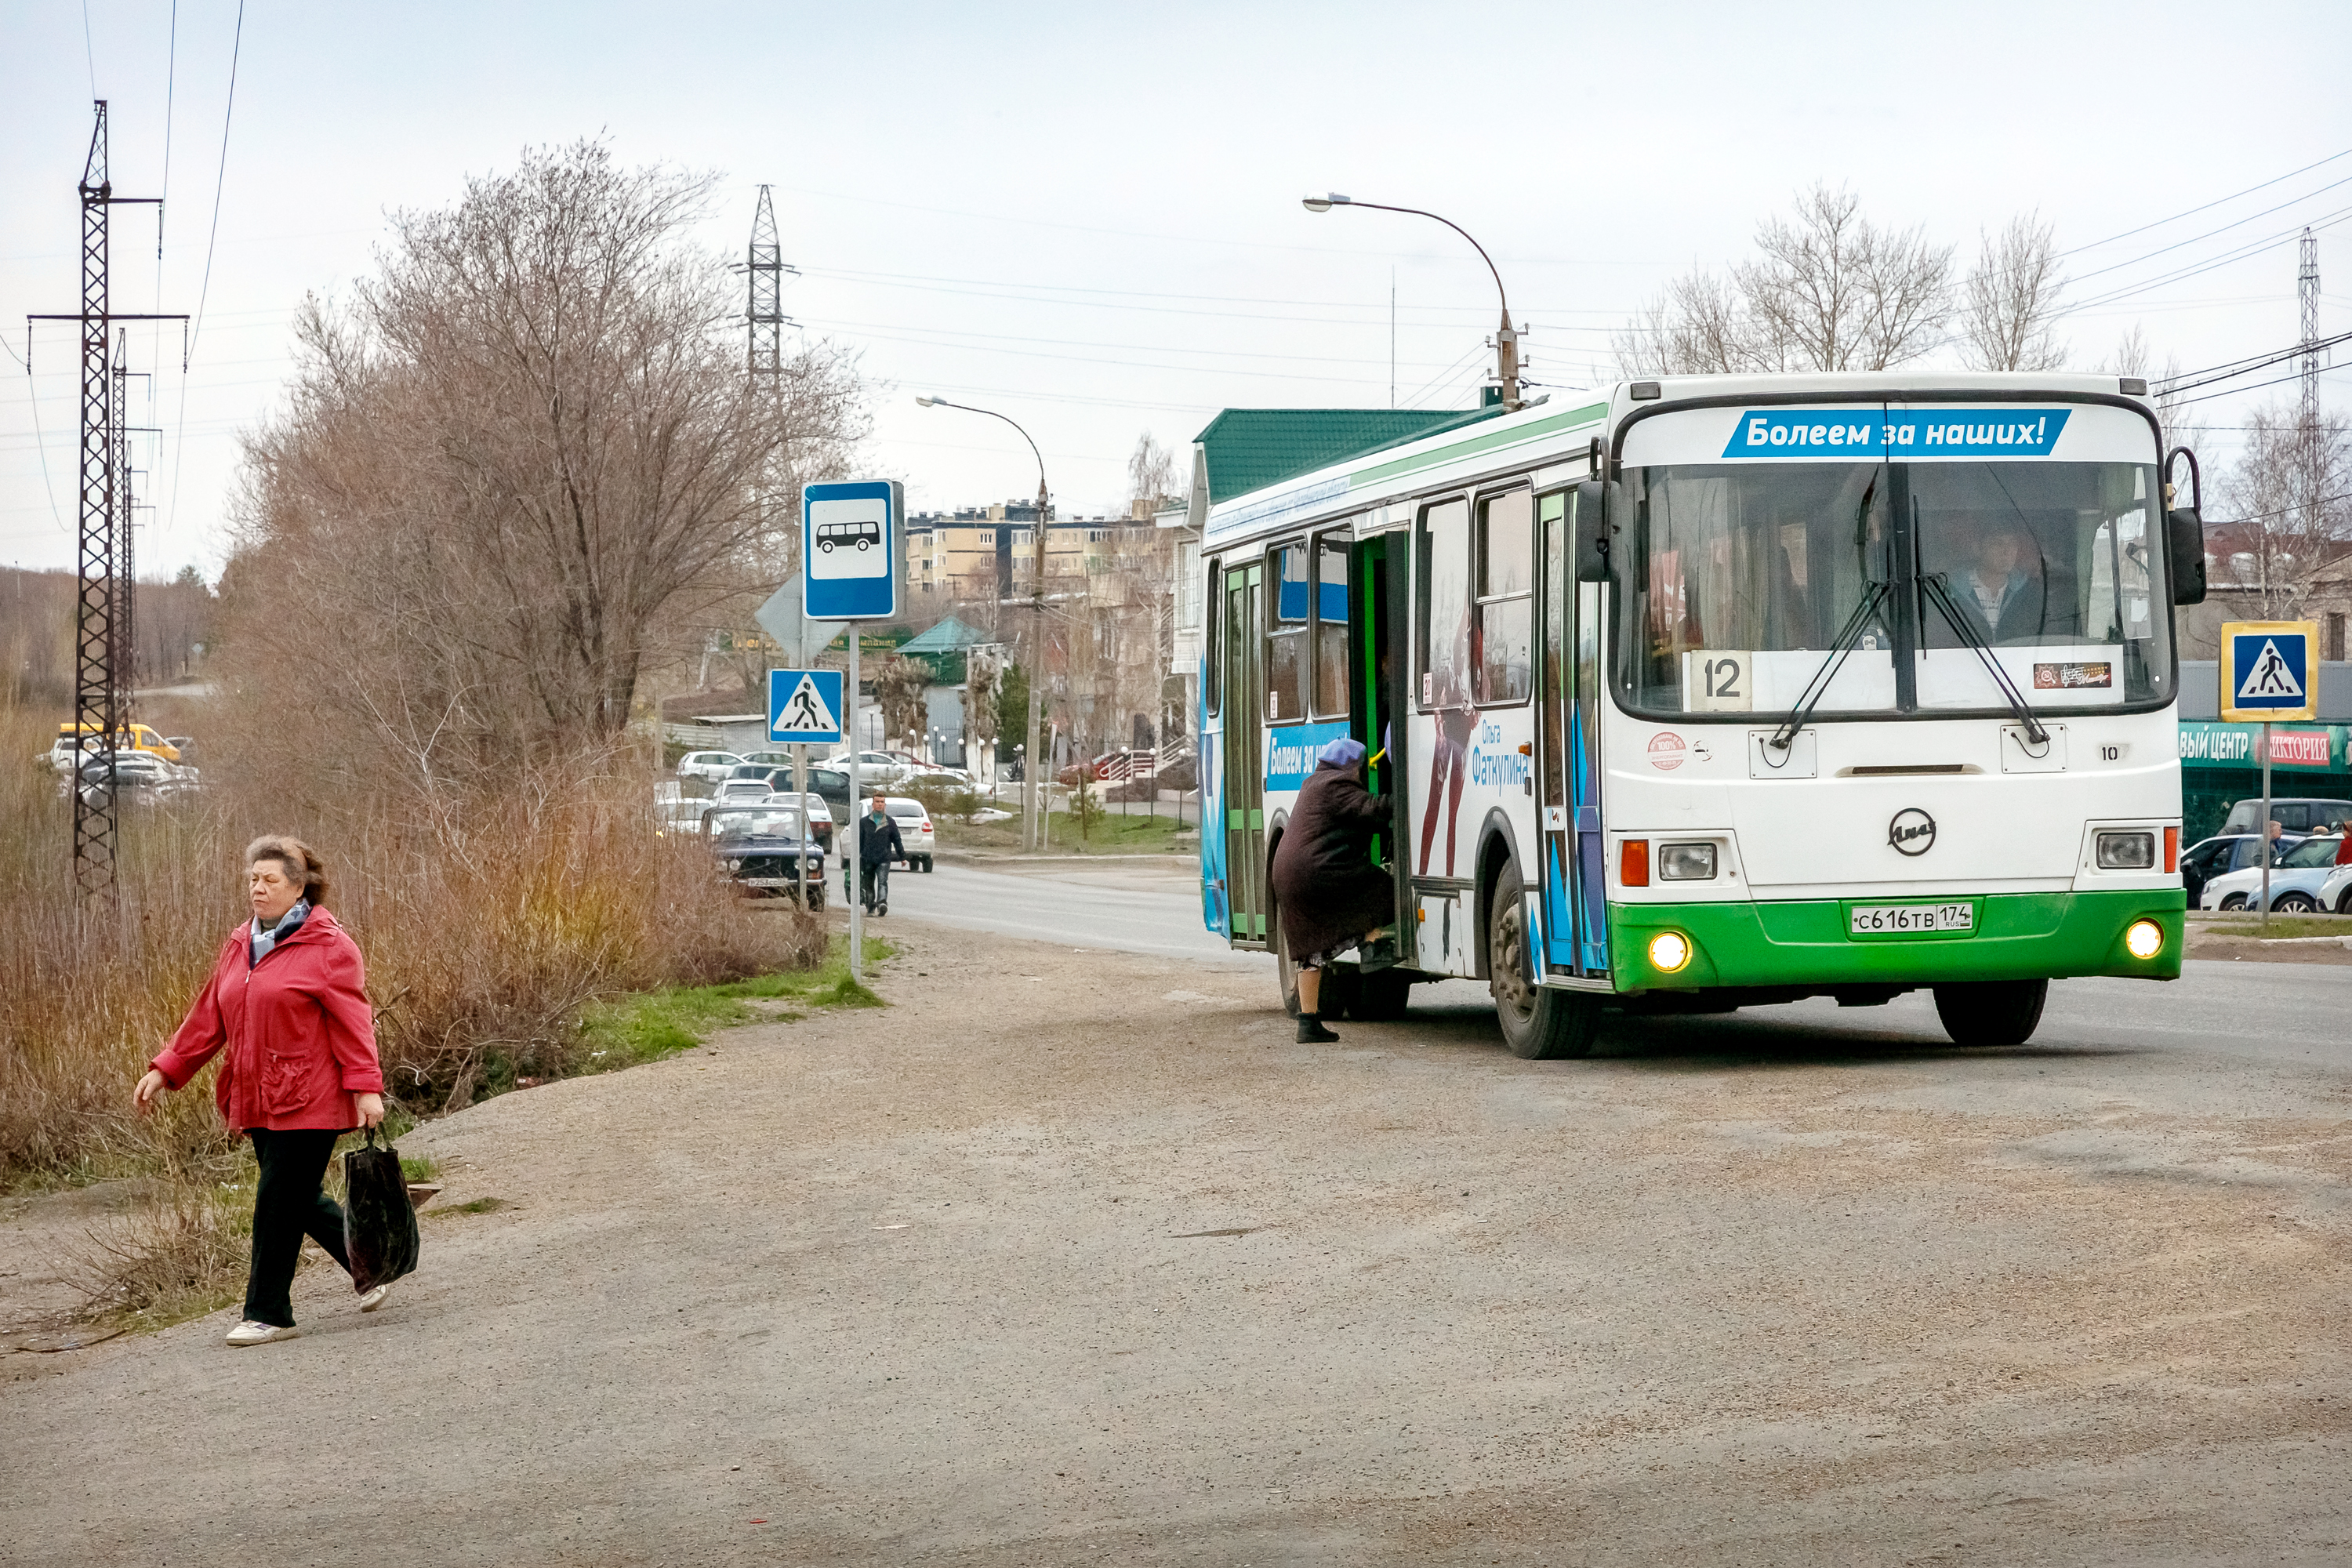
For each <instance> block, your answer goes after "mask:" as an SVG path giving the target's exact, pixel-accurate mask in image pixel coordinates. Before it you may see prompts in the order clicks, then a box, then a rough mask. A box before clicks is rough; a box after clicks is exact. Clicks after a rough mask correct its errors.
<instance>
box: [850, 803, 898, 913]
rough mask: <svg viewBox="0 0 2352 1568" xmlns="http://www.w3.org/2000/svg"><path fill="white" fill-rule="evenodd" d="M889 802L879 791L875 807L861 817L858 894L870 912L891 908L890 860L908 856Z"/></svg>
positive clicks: (858, 820) (859, 826) (884, 910)
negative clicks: (891, 818)
mask: <svg viewBox="0 0 2352 1568" xmlns="http://www.w3.org/2000/svg"><path fill="white" fill-rule="evenodd" d="M887 805H888V803H887V801H886V800H885V799H884V798H883V797H882V796H880V795H876V796H875V797H874V809H873V810H872V811H871V812H870V813H868V814H867V815H866V816H861V817H859V818H858V819H857V868H858V872H859V876H858V882H859V884H860V888H859V891H858V894H857V896H858V897H860V898H862V899H863V900H865V902H866V913H867V914H869V915H887V914H888V913H889V912H890V863H891V862H892V861H893V860H903V859H905V858H906V856H907V846H906V842H905V840H903V839H901V838H900V837H898V824H897V823H895V822H893V821H891V820H890V813H889V811H888V809H887Z"/></svg>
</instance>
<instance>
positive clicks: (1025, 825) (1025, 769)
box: [915, 397, 1049, 849]
mask: <svg viewBox="0 0 2352 1568" xmlns="http://www.w3.org/2000/svg"><path fill="white" fill-rule="evenodd" d="M915 403H916V405H917V406H918V407H921V408H955V409H961V411H962V412H964V413H966V414H985V415H987V416H989V417H990V418H991V419H1002V420H1003V421H1004V422H1005V423H1006V424H1007V425H1010V426H1013V428H1014V429H1015V430H1020V431H1021V438H1022V439H1023V440H1024V441H1027V442H1029V452H1030V455H1031V456H1032V457H1034V458H1036V459H1037V527H1036V531H1035V536H1034V551H1033V552H1032V554H1031V561H1032V565H1031V567H1030V571H1029V607H1030V608H1031V609H1032V610H1034V612H1036V627H1037V637H1036V643H1035V649H1036V657H1035V661H1034V662H1035V664H1036V666H1037V668H1034V669H1032V670H1031V671H1030V672H1029V743H1028V749H1027V751H1026V752H1025V753H1024V755H1026V756H1028V757H1033V758H1034V756H1036V754H1037V726H1038V723H1039V721H1040V720H1041V719H1042V718H1043V716H1044V708H1043V706H1042V704H1043V701H1044V696H1045V693H1044V690H1043V686H1044V681H1043V679H1042V678H1043V676H1044V674H1045V512H1046V508H1047V505H1048V504H1049V503H1048V500H1047V497H1046V490H1045V454H1044V453H1043V452H1040V451H1038V450H1037V443H1036V442H1035V441H1034V440H1032V439H1031V438H1030V435H1029V432H1028V431H1026V430H1022V429H1021V425H1020V422H1019V421H1018V420H1016V419H1013V418H1012V417H1011V416H1008V415H1003V414H999V413H998V412H996V410H994V409H993V408H974V407H972V406H971V405H969V404H963V403H950V402H949V401H948V400H947V399H946V398H944V397H918V398H916V399H915ZM1005 521H1006V523H1007V524H1008V526H1009V525H1010V523H1011V521H1012V520H1011V519H1010V518H1007V519H1006V520H1005ZM1036 774H1037V770H1036V768H1035V767H1034V766H1033V765H1030V764H1028V763H1024V764H1023V766H1022V769H1021V847H1023V848H1024V849H1034V848H1036V847H1037V837H1038V835H1037V805H1038V801H1037V777H1036Z"/></svg>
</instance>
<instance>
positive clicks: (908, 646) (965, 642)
mask: <svg viewBox="0 0 2352 1568" xmlns="http://www.w3.org/2000/svg"><path fill="white" fill-rule="evenodd" d="M995 640H996V639H995V638H993V637H990V636H989V635H988V634H987V633H986V632H983V631H976V630H974V629H973V628H972V627H971V626H966V625H964V624H963V623H962V622H961V621H960V620H958V619H956V618H955V617H954V616H940V620H939V624H938V625H936V626H932V627H931V628H930V630H929V631H927V632H925V633H923V635H922V636H920V637H908V639H907V640H906V641H905V642H902V643H900V644H899V645H898V651H899V652H900V653H961V652H962V651H963V650H964V649H966V648H968V647H979V646H980V645H981V644H982V643H985V642H993V641H995Z"/></svg>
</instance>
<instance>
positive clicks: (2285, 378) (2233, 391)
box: [2165, 371, 2303, 406]
mask: <svg viewBox="0 0 2352 1568" xmlns="http://www.w3.org/2000/svg"><path fill="white" fill-rule="evenodd" d="M2302 379H2303V372H2301V371H2297V372H2295V373H2294V374H2293V375H2282V376H2279V377H2277V378H2276V379H2275V380H2272V381H2258V382H2256V383H2254V384H2253V385H2252V386H2231V387H2225V388H2223V389H2222V390H2221V391H2220V392H2208V393H2206V394H2204V395H2201V396H2198V397H2181V398H2167V399H2166V400H2165V401H2166V402H2168V403H2171V404H2173V405H2175V406H2186V405H2189V404H2191V403H2210V402H2211V401H2212V400H2213V399H2214V398H2216V397H2235V396H2236V395H2238V394H2240V393H2242V392H2260V391H2261V390H2262V389H2263V387H2265V386H2277V385H2280V384H2284V383H2285V382H2290V381H2301V380H2302Z"/></svg>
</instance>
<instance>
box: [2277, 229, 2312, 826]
mask: <svg viewBox="0 0 2352 1568" xmlns="http://www.w3.org/2000/svg"><path fill="white" fill-rule="evenodd" d="M2297 259H2298V261H2299V262H2300V265H2298V266H2297V267H2296V268H2295V274H2294V293H2295V300H2296V302H2297V303H2298V304H2299V305H2301V306H2302V308H2303V321H2302V326H2303V363H2302V364H2301V365H2299V366H2298V367H2297V369H2298V370H2299V371H2300V372H2301V374H2302V376H2303V406H2302V408H2301V410H2300V411H2299V413H2300V417H2299V418H2298V419H2297V420H2296V427H2295V447H2296V456H2297V457H2299V458H2301V459H2302V468H2303V476H2302V478H2303V496H2304V513H2305V515H2304V520H2303V521H2304V528H2305V531H2306V532H2307V533H2308V534H2309V535H2310V536H2311V537H2313V538H2317V537H2318V536H2319V531H2320V521H2319V512H2320V495H2319V489H2320V480H2321V479H2322V477H2323V476H2322V475H2321V473H2320V461H2319V237H2318V236H2317V235H2315V234H2314V233H2312V231H2311V230H2310V229H2309V228H2308V227H2306V228H2305V230H2304V231H2303V242H2302V245H2301V246H2300V247H2299V254H2298V258H2297ZM2265 820H2267V819H2265Z"/></svg>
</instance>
